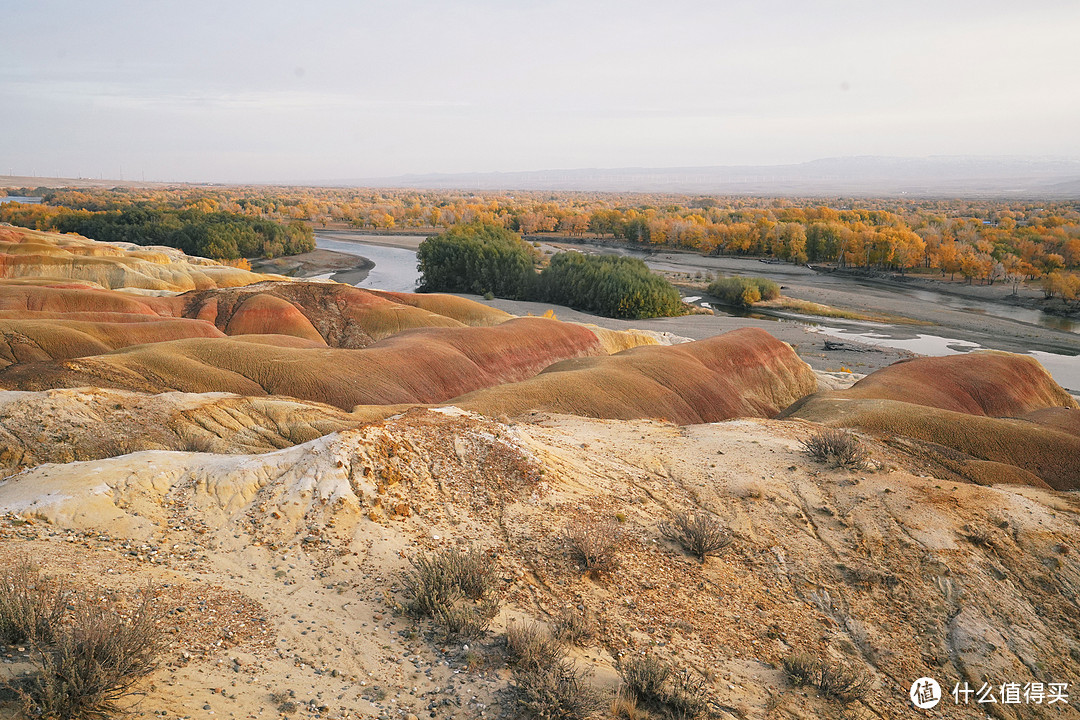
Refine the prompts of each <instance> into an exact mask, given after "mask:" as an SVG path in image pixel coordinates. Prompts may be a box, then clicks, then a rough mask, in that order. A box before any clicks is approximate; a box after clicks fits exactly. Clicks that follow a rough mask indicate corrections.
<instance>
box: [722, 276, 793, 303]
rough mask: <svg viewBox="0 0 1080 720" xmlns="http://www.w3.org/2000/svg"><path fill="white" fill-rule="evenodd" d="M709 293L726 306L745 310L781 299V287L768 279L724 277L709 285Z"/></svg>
mask: <svg viewBox="0 0 1080 720" xmlns="http://www.w3.org/2000/svg"><path fill="white" fill-rule="evenodd" d="M708 292H709V294H710V295H712V296H714V297H715V298H716V299H717V300H719V301H720V302H721V303H723V304H724V305H731V306H734V307H744V308H745V307H750V306H751V305H753V304H754V303H757V302H761V301H762V300H775V299H776V298H778V297H780V286H779V285H777V284H776V283H775V282H773V281H772V280H768V279H766V278H754V277H750V278H747V277H722V278H717V279H716V280H714V281H712V282H711V283H710V284H709V290H708Z"/></svg>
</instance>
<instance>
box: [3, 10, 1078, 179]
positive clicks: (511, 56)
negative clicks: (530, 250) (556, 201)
mask: <svg viewBox="0 0 1080 720" xmlns="http://www.w3.org/2000/svg"><path fill="white" fill-rule="evenodd" d="M0 22H2V25H3V27H4V32H3V39H2V40H0V174H15V175H37V176H62V177H99V176H103V177H105V178H113V179H128V180H140V179H146V180H162V181H189V182H316V181H334V180H344V179H360V178H371V177H387V176H395V175H401V174H407V173H437V172H450V173H459V172H490V171H521V170H541V169H551V168H588V167H601V168H620V167H680V166H707V165H772V164H785V163H798V162H805V161H809V160H814V159H818V158H824V157H841V156H856V155H888V156H903V157H925V156H931V155H993V156H1001V155H1009V156H1037V157H1057V158H1069V159H1077V158H1080V144H1078V139H1077V138H1078V135H1077V132H1076V128H1077V127H1080V92H1078V85H1077V82H1078V81H1077V78H1076V72H1077V69H1078V68H1080V43H1078V42H1076V39H1075V36H1076V33H1077V31H1078V30H1080V2H1075V1H1074V0H1056V1H1047V0H1027V1H1025V2H1023V3H1017V2H1015V1H1014V0H1009V1H1008V2H1003V1H1000V0H978V1H970V2H968V1H950V0H936V1H934V2H922V1H921V0H916V1H907V0H897V1H896V2H890V3H873V2H866V1H865V0H860V1H859V2H847V1H844V2H830V1H829V0H819V1H817V2H812V3H811V2H805V1H803V0H757V1H755V0H743V1H739V2H735V1H726V0H714V1H712V2H710V1H708V0H700V1H698V2H685V1H683V0H664V2H635V1H634V0H622V1H610V2H609V1H607V0H601V1H595V2H590V1H589V0H576V2H564V1H562V0H558V1H551V2H547V1H544V0H530V1H529V2H525V1H524V0H453V1H452V2H422V1H410V0H382V1H379V2H368V1H366V0H340V1H332V0H308V1H307V2H296V1H295V0H292V1H290V2H277V1H276V0H257V1H256V0H215V1H214V2H205V1H203V0H185V1H184V2H178V1H176V2H173V1H165V0H137V1H117V0H95V1H94V2H86V1H85V0H68V1H59V0H33V1H32V2H31V1H23V2H14V1H13V0H6V1H5V2H0Z"/></svg>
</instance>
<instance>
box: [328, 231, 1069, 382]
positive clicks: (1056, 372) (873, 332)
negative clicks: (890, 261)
mask: <svg viewBox="0 0 1080 720" xmlns="http://www.w3.org/2000/svg"><path fill="white" fill-rule="evenodd" d="M380 239H382V240H385V239H386V238H385V237H382V238H380ZM315 240H316V246H317V247H318V248H320V249H324V250H335V251H337V252H343V253H347V254H350V255H359V256H361V257H365V258H367V259H369V260H371V261H372V262H374V263H375V267H374V269H372V271H371V272H370V273H369V274H368V276H367V278H366V279H365V280H364V281H363V282H361V283H359V285H358V287H366V288H373V289H378V290H393V291H396V292H415V290H416V283H417V281H418V280H419V279H420V273H419V271H418V270H417V269H416V253H415V252H414V251H412V250H403V249H399V248H388V247H383V246H381V245H369V244H366V243H361V242H342V241H339V240H332V239H330V238H325V237H321V236H319V235H316V237H315ZM589 249H592V250H596V249H600V248H596V247H590V248H589ZM607 249H608V248H606V247H605V248H603V250H604V251H606V250H607ZM611 249H612V250H615V251H617V253H618V254H622V255H634V256H638V257H641V258H642V259H644V260H645V261H646V263H647V264H648V265H649V266H650V267H652V268H653V269H654V270H669V271H670V270H675V271H676V272H685V271H686V266H685V264H679V263H678V260H677V259H676V258H674V257H672V256H671V255H666V254H648V253H643V252H639V251H635V250H628V249H625V248H611ZM702 260H704V261H708V260H709V258H702ZM695 261H696V258H695ZM758 265H760V268H759V267H758ZM748 267H752V268H753V274H754V275H756V276H759V277H767V278H769V279H771V280H775V281H776V282H779V283H795V282H806V283H811V284H822V285H834V284H835V285H837V286H840V285H843V286H846V287H847V288H851V287H852V286H853V284H857V283H854V282H853V280H852V279H851V278H846V277H834V276H829V275H821V274H818V273H815V272H814V271H812V270H809V269H807V268H803V267H797V266H791V265H771V264H767V263H756V264H753V265H749V266H748ZM704 269H705V270H706V271H708V270H709V266H708V263H707V262H706V263H705V265H704ZM859 291H860V292H867V293H874V294H877V295H879V296H881V297H884V298H885V299H886V303H887V299H888V297H890V296H892V297H898V298H905V299H915V300H919V301H922V302H925V303H928V304H933V305H937V306H943V307H947V308H949V309H951V310H955V311H960V312H966V313H973V314H976V315H984V316H985V315H991V316H995V317H999V318H1003V319H1007V320H1012V321H1015V322H1020V323H1028V324H1033V325H1040V326H1042V327H1046V328H1048V329H1052V330H1058V331H1062V330H1064V331H1066V332H1073V333H1078V332H1080V326H1078V324H1077V323H1076V322H1074V321H1071V320H1068V319H1066V318H1057V317H1053V316H1047V315H1045V314H1044V313H1042V312H1040V311H1038V310H1031V309H1027V308H1018V307H1012V306H1007V305H1000V304H998V303H991V302H984V301H979V300H976V299H969V298H960V297H954V296H951V295H945V294H943V293H937V292H933V291H931V290H923V289H918V288H905V287H890V286H880V285H869V284H867V285H865V286H864V287H863V288H860V290H859ZM696 301H697V302H698V304H701V303H700V300H696ZM884 307H888V305H887V304H886V305H884ZM713 310H714V311H715V312H717V313H721V314H728V313H724V311H723V310H719V309H716V308H713ZM752 316H753V317H755V318H759V319H769V320H779V319H780V318H778V317H775V316H768V315H763V314H759V313H752ZM783 319H784V320H787V321H795V322H798V323H800V324H802V325H804V326H806V327H807V329H809V330H810V331H811V332H816V333H821V334H824V335H829V336H830V337H836V338H838V339H843V340H852V341H857V342H862V343H866V344H868V345H880V346H886V347H892V348H897V349H902V350H910V351H911V352H915V353H919V354H921V355H952V354H956V353H962V352H970V351H972V350H976V349H979V348H990V349H1000V348H995V342H994V337H993V335H991V334H986V335H985V336H980V337H979V340H981V343H976V342H971V341H968V340H960V339H957V338H952V337H948V335H947V329H944V328H943V334H941V335H937V334H927V333H915V332H912V330H911V329H910V328H905V327H903V326H897V325H889V324H883V323H870V322H857V321H850V320H843V321H834V320H829V319H822V318H817V317H811V316H797V315H794V314H790V313H788V314H785V315H784V316H783ZM1029 354H1030V355H1032V356H1034V357H1036V358H1037V359H1038V360H1039V362H1041V363H1042V364H1043V366H1044V367H1045V368H1046V369H1047V370H1048V371H1049V372H1050V374H1051V375H1053V376H1054V379H1055V380H1057V382H1058V383H1059V384H1060V385H1062V387H1065V388H1067V389H1068V390H1070V391H1071V392H1073V393H1080V356H1071V355H1064V354H1058V353H1051V352H1041V351H1032V352H1030V353H1029Z"/></svg>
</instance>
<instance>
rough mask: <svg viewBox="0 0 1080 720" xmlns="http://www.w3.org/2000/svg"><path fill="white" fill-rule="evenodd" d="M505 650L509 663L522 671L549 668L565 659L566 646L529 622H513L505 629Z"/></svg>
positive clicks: (538, 626)
mask: <svg viewBox="0 0 1080 720" xmlns="http://www.w3.org/2000/svg"><path fill="white" fill-rule="evenodd" d="M506 649H507V651H508V653H509V655H510V661H511V663H512V664H513V665H515V666H516V667H518V668H521V669H522V670H527V669H539V668H546V667H551V666H553V665H555V664H557V663H559V662H560V661H561V660H562V659H563V658H565V657H566V646H565V645H563V644H562V643H561V642H560V641H559V640H558V638H556V637H554V636H552V634H551V633H549V632H548V631H547V630H546V629H545V628H543V627H541V626H540V625H538V624H536V623H531V622H515V623H511V624H510V625H509V626H508V627H507V628H506Z"/></svg>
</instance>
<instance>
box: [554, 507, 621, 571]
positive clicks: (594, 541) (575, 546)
mask: <svg viewBox="0 0 1080 720" xmlns="http://www.w3.org/2000/svg"><path fill="white" fill-rule="evenodd" d="M562 539H563V542H564V543H566V547H567V548H568V549H569V550H570V557H571V558H572V559H573V561H574V562H575V563H577V565H578V566H579V567H580V568H581V569H582V570H584V571H585V572H586V573H588V574H589V575H591V576H593V577H596V576H599V575H604V574H607V573H612V572H614V571H615V569H616V568H617V567H618V565H619V561H618V557H617V553H618V550H619V545H620V544H622V531H621V530H620V529H619V526H618V525H616V524H615V523H614V522H612V521H610V520H609V521H604V522H589V521H584V520H577V521H574V522H571V523H570V524H568V525H567V526H566V527H565V528H563V532H562Z"/></svg>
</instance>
